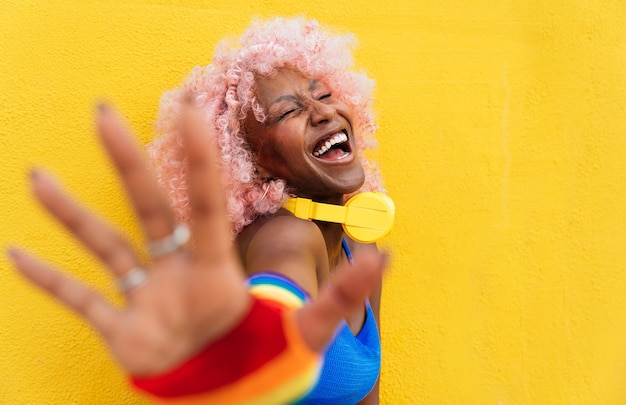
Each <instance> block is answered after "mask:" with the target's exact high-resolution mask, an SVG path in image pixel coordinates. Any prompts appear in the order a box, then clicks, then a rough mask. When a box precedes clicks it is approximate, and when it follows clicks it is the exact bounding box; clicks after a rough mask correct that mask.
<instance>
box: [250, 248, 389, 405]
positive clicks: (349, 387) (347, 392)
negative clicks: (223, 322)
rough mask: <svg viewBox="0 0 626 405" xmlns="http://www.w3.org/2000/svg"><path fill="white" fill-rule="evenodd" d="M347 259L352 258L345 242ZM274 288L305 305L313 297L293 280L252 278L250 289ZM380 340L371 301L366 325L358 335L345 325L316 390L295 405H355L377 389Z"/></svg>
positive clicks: (276, 276) (264, 275) (263, 275)
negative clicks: (261, 286)
mask: <svg viewBox="0 0 626 405" xmlns="http://www.w3.org/2000/svg"><path fill="white" fill-rule="evenodd" d="M342 242H343V243H342V245H343V249H344V251H345V253H346V257H347V258H348V260H349V261H350V262H352V254H351V253H350V249H349V247H348V244H347V242H346V241H345V240H343V241H342ZM268 284H269V285H273V286H278V287H281V288H284V289H286V290H289V291H290V292H292V293H294V294H296V295H297V296H298V297H299V298H301V299H302V300H303V301H305V302H306V301H309V300H310V297H309V295H308V294H307V293H306V292H305V291H304V290H303V289H302V288H301V287H300V286H299V285H297V284H295V283H294V282H293V281H292V280H290V279H289V278H287V277H285V276H283V275H280V274H277V273H273V272H265V271H264V272H259V273H255V274H253V275H252V276H251V277H249V278H248V285H250V286H251V287H252V286H255V285H268ZM380 352H381V350H380V338H379V336H378V326H377V325H376V318H374V313H373V312H372V308H371V306H370V303H369V301H366V302H365V322H364V323H363V327H362V328H361V330H360V331H359V333H357V334H356V335H353V334H352V331H351V330H350V328H349V327H348V324H347V323H346V321H345V320H343V321H342V323H341V325H340V327H339V329H338V331H337V335H336V336H335V339H334V340H333V341H332V343H331V344H330V346H329V347H328V349H327V350H326V352H325V353H324V365H323V367H322V372H321V374H320V378H319V380H318V382H317V384H316V385H315V387H313V389H312V390H311V391H310V392H309V393H308V394H307V395H306V396H305V397H304V398H302V399H300V400H299V401H297V402H296V403H295V405H353V404H356V403H358V402H359V401H361V400H362V399H363V398H365V397H366V396H367V394H369V392H370V391H371V390H372V388H374V385H375V384H376V380H377V379H378V374H379V373H380Z"/></svg>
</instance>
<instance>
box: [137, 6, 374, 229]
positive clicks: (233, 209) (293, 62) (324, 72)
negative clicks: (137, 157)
mask: <svg viewBox="0 0 626 405" xmlns="http://www.w3.org/2000/svg"><path fill="white" fill-rule="evenodd" d="M354 44H355V39H354V36H353V35H351V34H334V33H330V32H329V31H328V30H327V29H324V28H323V27H321V26H320V25H319V24H318V23H317V22H316V21H315V20H306V19H305V18H303V17H299V18H291V19H286V18H275V19H272V20H268V21H258V20H257V21H253V22H252V24H251V25H250V27H249V28H248V29H247V30H246V31H245V32H244V33H243V35H242V36H241V38H240V39H239V43H238V44H237V43H236V42H235V41H232V40H230V41H229V40H223V41H222V42H221V43H220V44H219V45H218V47H217V50H216V52H215V56H214V58H213V63H212V64H210V65H208V66H206V67H196V68H194V69H193V70H192V72H191V74H190V75H189V76H188V78H187V80H186V81H185V82H184V84H183V85H182V86H181V87H180V88H177V89H175V90H172V91H169V92H166V93H165V94H164V95H163V97H162V98H161V106H160V109H159V118H158V120H157V123H156V130H157V132H158V133H160V134H161V135H160V136H159V137H158V138H156V139H155V140H154V141H153V142H152V143H150V144H149V145H148V146H147V150H148V155H149V157H150V160H151V163H152V164H153V166H154V167H155V170H156V172H157V178H158V180H159V182H160V184H161V185H162V186H163V187H164V188H165V189H166V191H167V193H168V195H169V198H170V200H171V204H172V206H173V208H174V212H175V215H176V217H177V219H178V220H180V221H182V222H185V223H189V221H190V203H189V197H188V194H187V179H186V174H185V171H186V169H185V166H186V165H185V153H184V149H183V146H182V145H183V143H182V137H181V131H180V120H181V111H182V106H183V105H184V103H185V100H187V99H189V98H190V97H191V98H192V100H194V101H195V104H196V105H197V106H199V107H200V108H201V109H203V111H205V113H206V115H207V117H210V120H211V121H210V122H211V123H213V124H214V125H215V129H216V131H215V132H216V136H217V149H218V159H219V162H218V163H219V165H220V166H221V169H222V172H223V182H224V187H225V192H226V197H227V210H228V215H229V217H230V218H229V219H230V220H231V222H232V224H233V235H237V234H238V233H239V232H240V231H241V230H242V229H243V228H244V227H245V226H246V225H248V224H250V223H251V222H252V221H254V219H255V218H257V217H259V216H261V215H264V214H270V213H274V212H276V211H277V210H278V209H279V208H280V207H281V205H282V204H283V202H284V201H285V199H286V198H288V197H289V189H288V184H285V182H284V181H283V180H281V179H271V180H269V182H264V180H263V179H262V178H261V177H260V175H259V174H258V173H257V172H256V170H255V167H254V163H253V156H252V153H251V151H250V148H249V147H248V145H247V144H246V142H245V141H244V137H243V131H244V128H243V122H244V120H245V117H246V115H247V114H248V112H249V111H250V109H252V111H253V113H254V115H255V117H256V118H257V120H259V121H260V122H263V121H264V120H265V112H264V111H263V108H262V107H261V106H260V105H259V103H258V101H257V99H256V96H255V92H254V89H255V85H254V84H255V77H257V76H270V75H272V74H273V73H275V72H276V70H277V69H280V68H282V67H289V68H292V69H295V70H297V71H299V72H300V73H302V74H303V75H304V76H306V77H313V78H316V79H317V80H320V81H322V82H324V83H325V84H326V85H327V86H328V87H329V88H330V90H331V91H332V92H333V94H337V95H338V97H339V98H340V99H341V100H342V101H343V102H344V103H346V104H348V106H349V107H351V108H352V111H353V123H352V124H353V128H354V134H355V138H356V139H355V140H356V145H357V154H358V156H359V159H360V162H361V165H362V166H363V169H364V170H365V183H364V184H363V186H362V187H361V189H360V190H359V191H381V186H380V175H379V170H378V166H377V165H376V164H375V163H374V162H371V161H369V160H368V159H367V157H366V156H365V151H366V150H368V149H373V148H374V147H375V138H374V133H375V131H376V129H377V126H376V124H375V122H374V114H373V112H372V109H371V108H372V103H373V98H372V91H373V87H374V82H373V80H371V79H369V78H368V77H367V76H366V75H365V74H364V73H361V72H355V71H353V70H352V66H353V58H352V47H353V45H354ZM348 197H349V196H346V198H348Z"/></svg>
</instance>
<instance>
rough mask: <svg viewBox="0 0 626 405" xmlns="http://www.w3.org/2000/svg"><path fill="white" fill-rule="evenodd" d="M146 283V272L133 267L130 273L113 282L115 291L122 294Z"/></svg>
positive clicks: (140, 268)
mask: <svg viewBox="0 0 626 405" xmlns="http://www.w3.org/2000/svg"><path fill="white" fill-rule="evenodd" d="M147 282H148V272H147V271H146V270H145V269H144V268H142V267H133V268H132V269H130V271H129V272H128V273H126V274H124V275H123V276H121V277H118V278H117V280H115V286H116V287H117V290H118V291H119V292H121V293H122V294H125V293H127V292H128V291H130V290H132V289H134V288H137V287H141V286H142V285H145V284H146V283H147Z"/></svg>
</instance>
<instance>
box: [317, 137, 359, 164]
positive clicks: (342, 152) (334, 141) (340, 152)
mask: <svg viewBox="0 0 626 405" xmlns="http://www.w3.org/2000/svg"><path fill="white" fill-rule="evenodd" d="M351 153H352V150H351V148H350V142H349V138H348V135H347V134H346V131H345V130H341V131H338V132H335V133H332V134H330V135H328V136H326V137H324V138H323V139H321V140H320V141H319V142H318V143H317V144H316V145H315V147H314V148H313V156H315V157H316V158H318V159H322V160H327V161H337V160H343V159H345V158H347V157H348V156H350V155H351Z"/></svg>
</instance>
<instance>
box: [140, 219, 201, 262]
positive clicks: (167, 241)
mask: <svg viewBox="0 0 626 405" xmlns="http://www.w3.org/2000/svg"><path fill="white" fill-rule="evenodd" d="M190 236H191V232H189V228H188V227H187V226H185V225H183V224H178V225H177V226H176V228H174V231H173V232H172V233H171V234H169V235H167V236H165V237H164V238H161V239H158V240H149V241H148V252H150V254H151V255H152V257H159V256H164V255H167V254H170V253H172V252H175V251H177V250H178V249H180V248H181V247H183V246H184V245H185V244H186V243H187V242H188V241H189V237H190Z"/></svg>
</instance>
